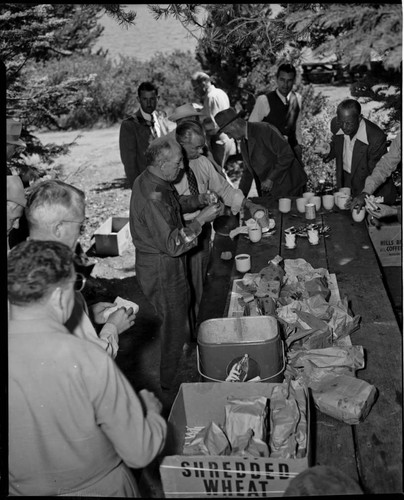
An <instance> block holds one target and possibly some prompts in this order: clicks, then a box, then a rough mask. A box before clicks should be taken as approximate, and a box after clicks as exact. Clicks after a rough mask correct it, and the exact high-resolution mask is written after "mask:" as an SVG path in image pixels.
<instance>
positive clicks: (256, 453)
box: [230, 429, 269, 458]
mask: <svg viewBox="0 0 404 500" xmlns="http://www.w3.org/2000/svg"><path fill="white" fill-rule="evenodd" d="M230 455H232V456H239V457H258V458H259V457H269V448H268V445H267V444H266V443H265V442H264V441H261V440H260V439H257V438H255V437H254V433H253V431H252V429H248V431H247V432H246V433H245V434H243V435H242V436H237V438H236V440H235V442H234V443H233V447H232V450H231V453H230Z"/></svg>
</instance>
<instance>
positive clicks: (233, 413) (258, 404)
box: [224, 396, 268, 447]
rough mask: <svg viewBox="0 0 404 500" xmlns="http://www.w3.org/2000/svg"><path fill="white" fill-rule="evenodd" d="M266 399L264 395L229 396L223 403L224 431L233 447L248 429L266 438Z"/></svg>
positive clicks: (257, 436)
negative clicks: (250, 396) (226, 401)
mask: <svg viewBox="0 0 404 500" xmlns="http://www.w3.org/2000/svg"><path fill="white" fill-rule="evenodd" d="M267 418H268V399H267V398H266V397H264V396H260V397H253V398H243V399H239V398H229V399H228V403H227V404H226V405H225V426H224V428H225V432H226V435H227V438H228V440H229V441H230V444H231V446H232V447H233V446H234V444H235V443H237V440H238V438H239V436H243V435H244V434H246V432H247V431H248V430H249V429H252V431H253V432H254V437H255V438H256V439H259V440H261V441H264V442H265V441H266V440H267V433H268V422H267Z"/></svg>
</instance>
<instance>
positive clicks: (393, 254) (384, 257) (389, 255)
mask: <svg viewBox="0 0 404 500" xmlns="http://www.w3.org/2000/svg"><path fill="white" fill-rule="evenodd" d="M367 226H368V231H369V236H370V239H371V240H372V244H373V247H374V249H375V252H376V255H377V257H378V259H379V261H380V264H381V265H382V266H383V267H384V266H401V264H402V262H401V232H402V228H401V224H400V223H399V222H390V223H384V222H381V221H380V227H377V226H373V225H371V224H369V222H367Z"/></svg>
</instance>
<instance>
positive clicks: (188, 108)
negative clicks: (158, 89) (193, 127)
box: [168, 104, 204, 122]
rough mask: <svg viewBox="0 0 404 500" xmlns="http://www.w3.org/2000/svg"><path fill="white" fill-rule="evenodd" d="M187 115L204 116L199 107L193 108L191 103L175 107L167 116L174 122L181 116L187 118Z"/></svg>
mask: <svg viewBox="0 0 404 500" xmlns="http://www.w3.org/2000/svg"><path fill="white" fill-rule="evenodd" d="M188 116H204V114H203V113H202V110H201V109H195V108H194V106H192V104H183V105H182V106H178V108H175V110H174V112H173V113H172V114H171V115H170V116H169V117H168V119H169V120H171V121H172V122H176V121H177V120H180V119H181V118H188Z"/></svg>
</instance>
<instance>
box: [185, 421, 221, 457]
mask: <svg viewBox="0 0 404 500" xmlns="http://www.w3.org/2000/svg"><path fill="white" fill-rule="evenodd" d="M230 450H231V448H230V443H229V441H228V439H227V436H226V434H225V433H224V432H223V430H222V429H221V428H220V427H219V426H218V425H217V424H215V422H211V423H210V424H209V425H208V426H206V427H203V428H202V429H201V430H200V431H199V432H198V434H197V435H196V436H195V437H194V439H192V440H191V441H190V442H189V443H187V442H186V443H185V444H184V448H183V453H184V455H229V454H230Z"/></svg>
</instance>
